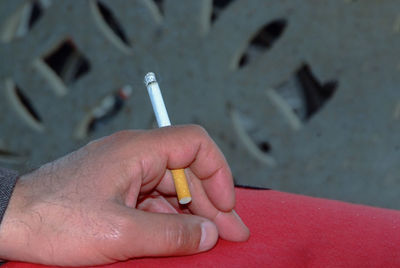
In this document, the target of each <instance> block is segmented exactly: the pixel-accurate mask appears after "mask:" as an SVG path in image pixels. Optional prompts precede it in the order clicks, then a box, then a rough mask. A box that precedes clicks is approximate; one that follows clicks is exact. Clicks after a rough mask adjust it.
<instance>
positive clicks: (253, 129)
mask: <svg viewBox="0 0 400 268" xmlns="http://www.w3.org/2000/svg"><path fill="white" fill-rule="evenodd" d="M227 109H228V111H229V114H230V116H231V120H232V123H233V126H234V129H235V131H236V133H237V135H238V137H239V139H240V140H241V141H242V143H243V145H244V146H245V148H246V149H247V150H248V152H249V153H250V154H251V155H253V156H254V157H255V158H256V159H258V160H259V161H260V162H261V163H264V164H266V165H268V166H270V167H274V166H275V165H276V160H275V158H274V157H273V156H272V146H271V144H270V142H269V141H268V140H267V139H266V137H261V136H260V135H259V134H258V125H257V124H256V123H255V122H254V120H253V119H252V118H250V117H249V116H247V115H246V114H245V113H242V112H241V111H239V110H238V109H236V108H234V107H232V105H230V104H228V107H227Z"/></svg>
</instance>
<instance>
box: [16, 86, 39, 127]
mask: <svg viewBox="0 0 400 268" xmlns="http://www.w3.org/2000/svg"><path fill="white" fill-rule="evenodd" d="M15 94H16V96H17V97H18V100H19V102H20V103H21V104H22V106H23V107H24V108H25V110H26V111H27V113H28V114H29V115H30V116H31V118H32V119H33V120H35V121H36V122H37V123H41V122H42V119H41V117H40V115H39V113H38V112H37V111H36V109H35V108H34V107H33V104H32V102H31V101H30V100H29V99H28V97H26V96H25V95H24V94H23V93H22V91H21V89H20V88H19V87H18V86H17V85H15Z"/></svg>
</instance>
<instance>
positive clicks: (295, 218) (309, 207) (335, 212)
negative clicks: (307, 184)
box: [4, 189, 400, 268]
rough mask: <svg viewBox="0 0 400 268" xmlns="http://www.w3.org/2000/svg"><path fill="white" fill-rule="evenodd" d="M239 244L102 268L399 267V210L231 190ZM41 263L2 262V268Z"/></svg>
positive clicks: (221, 242) (27, 267) (224, 243)
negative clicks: (244, 229)
mask: <svg viewBox="0 0 400 268" xmlns="http://www.w3.org/2000/svg"><path fill="white" fill-rule="evenodd" d="M236 193H237V205H236V211H237V212H238V214H239V215H241V217H242V219H243V221H244V222H245V223H246V224H247V225H248V226H249V228H250V231H251V237H250V239H249V241H247V242H244V243H233V242H228V241H224V240H219V241H218V244H217V245H216V247H215V248H214V249H212V250H211V251H209V252H206V253H202V254H198V255H193V256H185V257H169V258H147V259H136V260H130V261H127V262H123V263H116V264H113V265H106V266H104V267H110V268H122V267H258V266H261V267H267V266H268V267H385V268H386V267H400V211H397V210H388V209H379V208H373V207H367V206H360V205H354V204H349V203H344V202H339V201H332V200H325V199H318V198H311V197H307V196H301V195H295V194H288V193H282V192H278V191H269V190H247V189H237V190H236ZM14 267H19V268H34V267H44V266H40V265H33V264H26V263H16V262H10V263H7V264H6V265H5V266H4V268H14Z"/></svg>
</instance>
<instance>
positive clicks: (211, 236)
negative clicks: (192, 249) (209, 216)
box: [199, 221, 218, 251]
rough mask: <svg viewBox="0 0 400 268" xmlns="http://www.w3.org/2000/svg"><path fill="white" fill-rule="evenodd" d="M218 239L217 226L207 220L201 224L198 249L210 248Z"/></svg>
mask: <svg viewBox="0 0 400 268" xmlns="http://www.w3.org/2000/svg"><path fill="white" fill-rule="evenodd" d="M217 239H218V231H217V227H216V226H215V225H214V224H213V223H211V222H209V221H205V222H203V223H202V224H201V239H200V244H199V251H206V250H209V249H211V248H212V247H213V246H214V245H215V243H216V242H217Z"/></svg>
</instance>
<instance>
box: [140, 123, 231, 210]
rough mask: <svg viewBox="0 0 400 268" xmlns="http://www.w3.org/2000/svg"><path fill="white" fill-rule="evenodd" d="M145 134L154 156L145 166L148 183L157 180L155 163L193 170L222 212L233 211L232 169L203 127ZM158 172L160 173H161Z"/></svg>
mask: <svg viewBox="0 0 400 268" xmlns="http://www.w3.org/2000/svg"><path fill="white" fill-rule="evenodd" d="M146 134H147V135H143V136H142V137H143V139H145V140H146V142H144V143H143V144H145V145H146V147H147V152H151V157H150V158H149V159H147V160H145V161H142V162H143V163H145V165H142V168H143V169H144V172H143V174H147V178H143V179H144V181H145V182H146V181H148V180H152V179H154V178H155V177H157V174H155V173H154V172H157V170H155V169H154V167H155V166H159V165H153V163H154V161H161V162H165V165H166V168H168V169H178V168H188V167H189V168H190V169H191V171H192V172H193V173H194V174H195V175H196V176H197V178H199V179H200V180H201V182H202V185H203V188H204V190H205V192H206V194H207V196H208V198H209V200H210V201H211V202H212V204H213V205H214V206H215V207H216V208H217V209H219V210H222V211H230V210H232V209H233V207H234V205H235V193H234V186H233V179H232V174H231V171H230V168H229V166H228V163H227V162H226V159H225V157H224V155H223V154H222V152H221V151H220V150H219V148H218V146H217V145H216V144H215V143H214V141H213V140H212V139H211V138H210V136H209V135H208V133H207V132H206V131H205V130H204V129H203V128H202V127H199V126H195V125H190V126H173V127H165V128H160V129H156V130H152V131H149V132H147V133H146ZM159 172H162V171H160V170H159V171H158V174H160V173H159Z"/></svg>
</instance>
